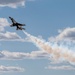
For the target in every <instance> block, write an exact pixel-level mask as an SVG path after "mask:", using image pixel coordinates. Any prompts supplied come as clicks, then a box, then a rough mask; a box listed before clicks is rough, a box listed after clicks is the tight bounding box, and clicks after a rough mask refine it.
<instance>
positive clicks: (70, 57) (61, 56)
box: [23, 31, 75, 64]
mask: <svg viewBox="0 0 75 75" xmlns="http://www.w3.org/2000/svg"><path fill="white" fill-rule="evenodd" d="M23 32H24V33H25V34H26V35H27V36H28V37H29V38H30V40H31V42H32V43H34V44H35V45H36V46H37V47H38V48H40V49H42V50H45V51H46V52H47V53H49V54H50V55H52V57H53V60H55V61H58V60H61V61H67V62H69V63H71V64H75V52H73V51H72V50H69V49H66V48H62V47H61V48H60V47H59V46H56V47H54V46H52V45H51V43H49V42H46V41H45V40H43V39H39V38H37V37H35V36H32V35H30V34H28V33H27V32H25V31H23Z"/></svg>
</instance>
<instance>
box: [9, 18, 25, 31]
mask: <svg viewBox="0 0 75 75" xmlns="http://www.w3.org/2000/svg"><path fill="white" fill-rule="evenodd" d="M9 18H10V19H11V21H12V24H11V25H10V26H11V27H14V26H16V27H17V28H16V30H25V28H22V26H25V24H20V23H18V22H16V21H15V20H14V19H13V18H12V17H9Z"/></svg>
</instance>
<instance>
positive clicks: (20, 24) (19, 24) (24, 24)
mask: <svg viewBox="0 0 75 75" xmlns="http://www.w3.org/2000/svg"><path fill="white" fill-rule="evenodd" d="M18 25H19V26H26V25H25V24H20V23H18Z"/></svg>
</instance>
